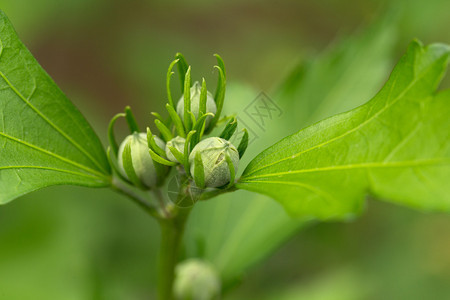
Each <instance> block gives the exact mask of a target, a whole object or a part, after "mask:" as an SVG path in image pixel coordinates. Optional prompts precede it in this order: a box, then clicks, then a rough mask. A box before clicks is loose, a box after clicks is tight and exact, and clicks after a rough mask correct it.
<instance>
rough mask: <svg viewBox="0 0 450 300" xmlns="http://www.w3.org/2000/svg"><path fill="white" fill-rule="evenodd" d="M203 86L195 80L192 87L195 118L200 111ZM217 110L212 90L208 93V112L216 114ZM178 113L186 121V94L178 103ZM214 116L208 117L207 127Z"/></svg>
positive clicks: (192, 105) (192, 107)
mask: <svg viewBox="0 0 450 300" xmlns="http://www.w3.org/2000/svg"><path fill="white" fill-rule="evenodd" d="M201 90H202V87H201V85H200V84H199V83H198V82H195V83H194V85H193V86H192V87H191V89H190V95H191V112H192V113H193V114H194V116H195V118H196V119H198V114H199V111H200V94H201ZM216 111H217V107H216V102H215V101H214V98H213V96H212V94H211V93H210V92H207V93H206V112H205V113H213V114H215V113H216ZM177 114H178V115H179V116H180V118H181V120H183V121H184V96H181V98H180V100H178V104H177ZM211 119H212V116H208V117H207V118H206V122H205V124H206V125H205V127H206V128H207V127H208V125H209V123H210V122H211Z"/></svg>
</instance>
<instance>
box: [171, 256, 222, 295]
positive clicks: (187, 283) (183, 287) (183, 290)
mask: <svg viewBox="0 0 450 300" xmlns="http://www.w3.org/2000/svg"><path fill="white" fill-rule="evenodd" d="M220 285H221V284H220V279H219V276H218V275H217V273H216V271H215V270H214V268H213V267H212V266H211V265H210V264H209V263H207V262H205V261H202V260H199V259H189V260H186V261H184V262H182V263H181V264H179V265H178V266H177V267H176V269H175V281H174V285H173V291H174V296H175V299H176V300H188V299H189V300H212V299H219V296H220V289H221V287H220Z"/></svg>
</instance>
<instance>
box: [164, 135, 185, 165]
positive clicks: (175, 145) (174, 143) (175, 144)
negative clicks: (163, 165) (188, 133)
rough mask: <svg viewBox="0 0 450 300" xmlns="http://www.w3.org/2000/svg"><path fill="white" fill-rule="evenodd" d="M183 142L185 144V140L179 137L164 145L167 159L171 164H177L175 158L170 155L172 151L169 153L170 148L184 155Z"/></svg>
mask: <svg viewBox="0 0 450 300" xmlns="http://www.w3.org/2000/svg"><path fill="white" fill-rule="evenodd" d="M185 142H186V139H185V138H183V137H181V136H177V137H174V138H173V139H171V140H170V141H168V142H167V144H166V156H167V159H168V160H170V161H173V162H179V161H178V160H177V159H176V158H175V156H174V155H173V154H172V151H170V147H173V148H175V149H177V150H178V151H179V152H180V153H184V143H185ZM179 163H182V162H179Z"/></svg>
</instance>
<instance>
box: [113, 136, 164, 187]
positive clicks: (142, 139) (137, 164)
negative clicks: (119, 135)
mask: <svg viewBox="0 0 450 300" xmlns="http://www.w3.org/2000/svg"><path fill="white" fill-rule="evenodd" d="M154 138H155V142H156V144H157V145H158V146H159V147H161V148H162V149H164V147H165V143H164V142H163V141H162V140H161V139H160V138H159V137H157V136H154ZM127 144H129V145H130V149H131V162H132V165H133V168H134V172H135V173H136V176H137V178H138V179H139V181H140V182H141V183H142V184H143V185H144V186H145V187H147V188H151V187H154V186H156V184H157V182H158V177H157V171H156V168H155V163H154V162H153V160H152V157H151V156H150V153H149V149H148V144H147V134H146V133H143V132H141V133H133V134H131V135H129V136H127V137H126V138H125V140H124V141H123V142H122V144H121V145H120V147H119V152H118V161H119V171H120V173H122V175H123V176H124V177H125V178H127V179H129V178H128V175H127V173H126V172H125V168H124V165H123V152H124V149H125V146H126V145H127Z"/></svg>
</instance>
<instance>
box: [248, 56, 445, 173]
mask: <svg viewBox="0 0 450 300" xmlns="http://www.w3.org/2000/svg"><path fill="white" fill-rule="evenodd" d="M440 59H441V58H440ZM440 59H437V60H436V61H435V62H434V63H432V64H430V65H429V66H428V67H427V68H425V69H424V71H423V72H422V73H421V74H420V75H419V76H417V77H415V78H414V79H413V80H412V81H411V83H410V84H408V86H407V87H406V88H405V89H404V90H403V91H402V92H401V93H400V94H399V95H398V96H397V97H396V98H394V99H393V100H392V101H390V102H387V103H386V105H385V106H384V107H383V108H381V109H380V110H379V111H377V112H376V113H375V114H374V115H373V116H371V117H370V118H368V119H367V120H365V121H364V122H362V123H361V124H359V125H357V126H356V127H354V128H352V129H350V130H347V131H346V132H344V133H343V134H341V135H339V136H337V137H334V138H331V139H329V140H328V141H325V142H323V143H321V144H318V145H314V146H313V147H310V148H308V149H306V150H303V151H300V152H298V153H296V154H294V155H290V156H289V157H285V158H282V159H279V160H276V161H274V162H272V163H270V164H267V165H264V166H261V167H260V168H257V169H255V170H253V171H252V172H250V173H248V174H245V176H244V179H246V178H249V177H248V176H249V175H251V174H254V173H256V172H258V171H261V170H264V169H266V168H268V167H271V166H273V165H276V164H279V163H281V162H283V161H285V160H289V159H294V158H296V157H298V156H300V155H302V154H304V153H307V152H309V151H312V150H314V149H317V148H320V147H323V146H325V145H328V144H331V143H333V142H335V141H338V140H340V139H342V138H344V137H346V136H347V135H349V134H351V133H353V132H355V131H357V130H359V129H361V128H362V127H364V126H365V125H367V124H369V123H370V122H371V121H373V120H374V119H376V118H377V117H378V116H379V115H381V114H382V113H383V112H385V111H386V110H387V109H389V108H390V107H391V106H393V105H394V104H395V103H397V102H398V101H399V100H400V99H401V98H402V97H403V96H404V95H405V94H406V93H407V92H408V91H409V90H410V89H411V88H412V87H413V86H414V85H415V84H416V83H417V82H418V81H419V80H420V79H422V77H423V76H425V74H427V72H428V71H429V70H430V69H431V68H432V67H434V65H436V64H438V63H441V62H440ZM396 76H398V74H396ZM396 80H397V77H396V78H395V79H394V82H393V83H392V85H391V89H390V91H389V94H390V93H391V92H392V89H393V87H394V84H395V81H396ZM388 98H389V95H388ZM284 149H286V148H283V149H280V150H278V151H277V152H280V151H282V150H284Z"/></svg>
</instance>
